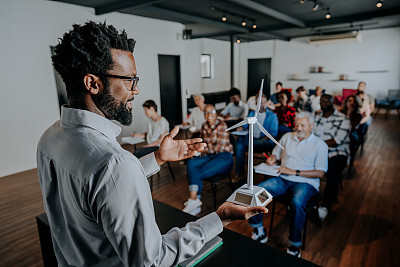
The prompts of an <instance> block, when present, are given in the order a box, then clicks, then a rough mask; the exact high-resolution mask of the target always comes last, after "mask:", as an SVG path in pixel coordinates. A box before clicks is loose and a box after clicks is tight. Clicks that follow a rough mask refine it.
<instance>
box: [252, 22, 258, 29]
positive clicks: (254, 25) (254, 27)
mask: <svg viewBox="0 0 400 267" xmlns="http://www.w3.org/2000/svg"><path fill="white" fill-rule="evenodd" d="M252 27H253V29H256V28H257V25H256V22H255V21H253V26H252Z"/></svg>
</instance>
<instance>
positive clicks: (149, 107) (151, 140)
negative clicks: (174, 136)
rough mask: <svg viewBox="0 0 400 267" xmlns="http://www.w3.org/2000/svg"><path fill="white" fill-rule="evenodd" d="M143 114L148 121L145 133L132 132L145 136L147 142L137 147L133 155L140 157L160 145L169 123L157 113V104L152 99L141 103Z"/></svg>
mask: <svg viewBox="0 0 400 267" xmlns="http://www.w3.org/2000/svg"><path fill="white" fill-rule="evenodd" d="M143 108H144V114H145V115H146V117H147V118H149V121H148V123H147V131H146V132H145V133H133V134H132V136H133V137H138V138H146V141H147V144H146V145H144V146H143V147H141V148H139V149H137V150H136V151H135V153H134V155H135V156H136V157H137V158H141V157H143V156H145V155H147V154H150V153H151V152H154V151H156V150H157V149H158V147H159V146H160V144H161V142H162V140H163V139H164V137H165V136H166V135H167V134H168V132H169V123H168V121H167V120H166V119H165V118H164V117H163V116H161V115H158V113H157V104H156V103H155V102H154V101H153V100H147V101H146V102H144V103H143Z"/></svg>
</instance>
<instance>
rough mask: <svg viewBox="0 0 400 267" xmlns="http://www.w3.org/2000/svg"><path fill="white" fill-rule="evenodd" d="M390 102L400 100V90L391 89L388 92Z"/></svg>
mask: <svg viewBox="0 0 400 267" xmlns="http://www.w3.org/2000/svg"><path fill="white" fill-rule="evenodd" d="M388 99H389V101H392V100H396V99H400V89H390V90H389V91H388Z"/></svg>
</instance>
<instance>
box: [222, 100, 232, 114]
mask: <svg viewBox="0 0 400 267" xmlns="http://www.w3.org/2000/svg"><path fill="white" fill-rule="evenodd" d="M232 105H233V103H232V102H231V103H229V104H228V105H227V106H226V107H225V108H224V109H223V110H222V111H221V115H222V117H224V118H229V116H230V115H229V112H230V111H231V108H232Z"/></svg>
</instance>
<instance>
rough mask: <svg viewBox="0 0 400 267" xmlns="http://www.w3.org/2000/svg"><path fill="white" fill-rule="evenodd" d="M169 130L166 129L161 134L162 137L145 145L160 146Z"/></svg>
mask: <svg viewBox="0 0 400 267" xmlns="http://www.w3.org/2000/svg"><path fill="white" fill-rule="evenodd" d="M167 134H168V133H167V131H164V132H163V133H162V134H161V135H160V138H158V139H157V140H156V141H154V142H152V143H150V144H147V145H145V146H144V147H150V146H158V145H159V144H161V142H162V141H163V140H164V137H165V136H167Z"/></svg>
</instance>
